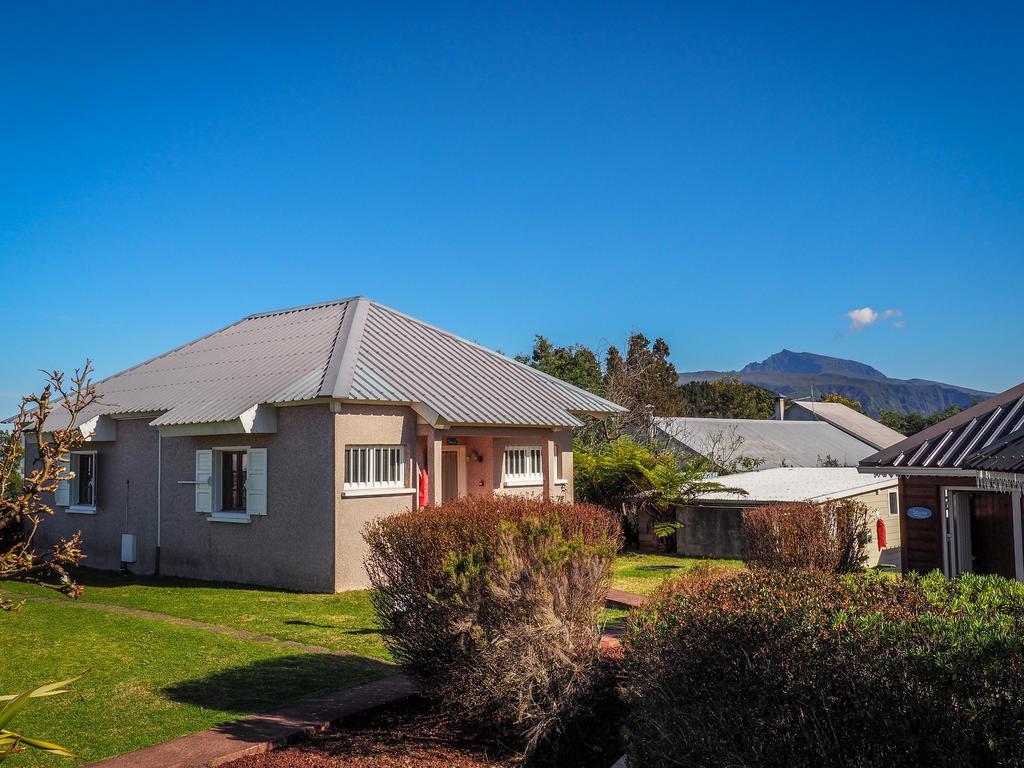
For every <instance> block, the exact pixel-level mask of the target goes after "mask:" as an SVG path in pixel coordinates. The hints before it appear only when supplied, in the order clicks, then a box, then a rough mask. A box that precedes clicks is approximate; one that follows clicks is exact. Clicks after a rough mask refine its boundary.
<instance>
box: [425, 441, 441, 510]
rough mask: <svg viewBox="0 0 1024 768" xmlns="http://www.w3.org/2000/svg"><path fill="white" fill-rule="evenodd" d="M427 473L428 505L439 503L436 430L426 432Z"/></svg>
mask: <svg viewBox="0 0 1024 768" xmlns="http://www.w3.org/2000/svg"><path fill="white" fill-rule="evenodd" d="M427 475H428V476H429V477H430V505H431V506H432V507H436V506H438V505H439V504H440V503H441V500H442V494H441V438H440V436H439V435H438V433H437V430H435V429H431V430H430V431H429V432H427Z"/></svg>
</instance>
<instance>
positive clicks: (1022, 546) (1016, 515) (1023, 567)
mask: <svg viewBox="0 0 1024 768" xmlns="http://www.w3.org/2000/svg"><path fill="white" fill-rule="evenodd" d="M1012 500H1013V501H1012V505H1011V509H1012V510H1013V511H1012V513H1011V514H1013V562H1014V566H1015V568H1016V572H1017V581H1024V535H1022V530H1021V529H1022V525H1021V519H1020V511H1021V491H1015V492H1014V493H1013V495H1012Z"/></svg>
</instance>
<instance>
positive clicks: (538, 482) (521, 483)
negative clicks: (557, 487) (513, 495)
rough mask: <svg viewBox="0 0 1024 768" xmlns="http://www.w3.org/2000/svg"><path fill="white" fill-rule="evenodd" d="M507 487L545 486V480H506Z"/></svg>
mask: <svg viewBox="0 0 1024 768" xmlns="http://www.w3.org/2000/svg"><path fill="white" fill-rule="evenodd" d="M505 487H506V488H543V487H544V480H543V479H540V480H506V481H505Z"/></svg>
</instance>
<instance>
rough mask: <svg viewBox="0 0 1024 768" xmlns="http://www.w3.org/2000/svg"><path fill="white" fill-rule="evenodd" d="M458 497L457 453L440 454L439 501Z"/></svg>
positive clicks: (446, 452)
mask: <svg viewBox="0 0 1024 768" xmlns="http://www.w3.org/2000/svg"><path fill="white" fill-rule="evenodd" d="M458 497H459V454H458V451H443V452H442V453H441V500H442V501H451V500H452V499H457V498H458Z"/></svg>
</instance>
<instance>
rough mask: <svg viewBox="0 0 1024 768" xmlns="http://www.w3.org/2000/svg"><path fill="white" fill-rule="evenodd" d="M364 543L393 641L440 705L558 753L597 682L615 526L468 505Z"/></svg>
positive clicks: (424, 513)
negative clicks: (562, 733)
mask: <svg viewBox="0 0 1024 768" xmlns="http://www.w3.org/2000/svg"><path fill="white" fill-rule="evenodd" d="M364 536H365V538H366V540H367V542H368V543H369V546H370V554H369V556H368V559H367V568H368V571H369V574H370V580H371V582H372V583H373V586H374V590H375V591H374V592H373V598H372V599H373V603H374V608H375V609H376V612H377V615H378V617H379V619H380V622H381V624H382V627H383V631H384V639H385V642H386V644H387V646H388V648H389V649H390V651H391V652H392V654H393V655H394V657H395V659H396V660H397V661H398V662H399V663H401V664H402V665H403V666H404V667H405V669H406V670H407V671H408V672H409V673H410V674H412V675H414V676H415V677H416V678H418V679H419V681H420V682H421V684H422V687H423V690H424V692H425V693H426V695H428V696H429V697H431V698H433V699H435V700H436V701H437V702H439V703H440V704H441V705H442V706H443V707H444V709H445V711H446V712H448V713H449V714H451V715H453V716H455V717H457V718H459V719H461V720H462V721H463V722H464V723H465V724H466V725H468V726H470V727H475V728H478V729H479V731H480V732H481V733H484V734H486V735H491V736H493V737H494V738H495V739H496V740H497V741H498V742H500V743H501V745H502V746H503V747H508V748H513V749H517V750H519V751H521V752H522V753H524V754H527V755H529V754H532V753H534V752H535V751H536V750H537V748H538V746H540V745H541V744H544V745H545V750H546V751H548V752H551V751H553V750H554V749H555V747H554V744H555V742H556V741H557V738H556V737H557V735H558V733H559V731H561V730H562V729H563V728H564V727H565V726H566V725H567V723H569V722H571V721H572V720H573V718H575V717H576V716H577V714H578V713H579V711H580V710H581V709H582V708H583V707H584V706H585V705H584V703H583V702H584V699H585V697H586V696H587V695H588V694H589V693H590V692H591V691H592V688H593V686H594V685H595V683H596V681H597V679H598V677H599V675H598V674H597V665H598V661H599V657H598V650H599V642H600V631H599V622H600V615H601V609H602V607H603V604H604V596H605V592H606V590H607V588H608V585H609V579H610V576H609V574H610V568H611V561H612V558H613V557H614V555H615V553H616V552H617V551H618V548H619V545H620V543H621V534H620V528H619V523H618V521H617V519H616V518H615V517H614V516H613V515H612V514H611V513H610V512H608V511H607V510H605V509H603V508H601V507H596V506H592V505H586V504H555V503H547V502H541V501H532V500H528V499H524V498H517V497H486V498H465V499H459V500H457V501H453V502H449V503H446V504H444V505H441V506H439V507H431V508H426V509H422V510H418V511H413V512H408V513H404V514H401V515H396V516H394V517H388V518H383V519H380V520H376V521H374V522H372V523H371V524H369V525H368V526H367V529H366V531H365V533H364Z"/></svg>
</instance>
